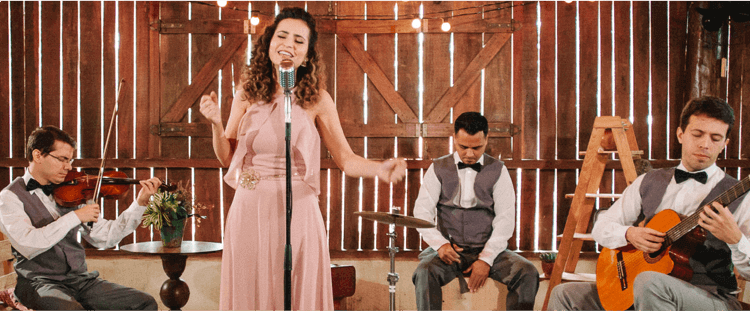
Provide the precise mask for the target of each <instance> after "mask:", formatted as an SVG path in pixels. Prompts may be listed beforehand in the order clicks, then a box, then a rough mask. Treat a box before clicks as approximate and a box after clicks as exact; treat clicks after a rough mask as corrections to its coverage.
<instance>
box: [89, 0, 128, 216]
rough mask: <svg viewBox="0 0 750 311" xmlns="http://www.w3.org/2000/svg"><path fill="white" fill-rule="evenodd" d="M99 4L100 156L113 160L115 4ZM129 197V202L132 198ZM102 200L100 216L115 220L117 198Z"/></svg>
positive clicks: (115, 85)
mask: <svg viewBox="0 0 750 311" xmlns="http://www.w3.org/2000/svg"><path fill="white" fill-rule="evenodd" d="M102 5H103V6H104V8H103V9H104V12H103V13H102V14H103V23H102V24H101V29H102V33H101V34H100V38H101V39H100V40H101V47H102V50H101V53H102V56H101V59H102V61H101V65H102V69H101V70H102V79H101V81H102V82H100V83H103V87H102V89H101V92H102V97H103V99H102V100H103V104H104V109H103V111H102V116H103V117H104V122H103V123H102V128H103V130H104V132H103V133H104V135H103V136H102V137H101V142H102V146H104V149H106V150H107V153H106V154H104V155H103V157H105V158H107V159H112V158H115V157H116V156H117V145H118V142H117V140H118V135H117V129H118V127H119V124H118V123H119V122H117V117H115V121H114V122H115V123H111V122H112V112H113V111H114V109H115V102H116V101H117V87H118V85H119V81H117V80H118V79H117V66H115V63H116V58H117V55H116V52H115V32H116V28H117V19H116V18H115V17H116V16H117V14H116V12H117V3H116V2H112V1H107V2H103V3H102ZM92 82H93V81H92ZM97 82H98V81H97ZM110 124H113V128H112V133H111V134H108V133H109V126H110ZM107 136H110V137H109V142H108V141H107ZM131 188H132V187H131ZM131 191H132V189H131ZM129 199H130V200H131V202H132V198H129ZM126 200H127V199H126ZM101 202H102V203H101V207H102V215H103V217H105V218H106V219H116V218H117V216H118V214H119V213H118V212H119V210H120V208H118V207H119V205H118V202H119V200H117V199H116V198H105V199H103V200H102V201H101ZM128 203H130V202H128ZM127 207H128V205H125V206H123V207H122V208H121V209H126V208H127Z"/></svg>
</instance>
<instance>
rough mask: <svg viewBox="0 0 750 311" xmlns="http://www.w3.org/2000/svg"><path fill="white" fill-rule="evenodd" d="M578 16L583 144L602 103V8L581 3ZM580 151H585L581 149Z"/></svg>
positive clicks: (594, 4) (579, 90) (590, 247)
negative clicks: (600, 35) (600, 25)
mask: <svg viewBox="0 0 750 311" xmlns="http://www.w3.org/2000/svg"><path fill="white" fill-rule="evenodd" d="M578 10H579V13H578V14H579V17H578V28H579V39H578V44H579V45H578V48H579V55H578V57H579V65H578V80H579V81H578V84H579V89H578V97H579V98H578V100H579V104H578V106H579V111H580V114H579V121H578V131H579V133H578V141H579V143H580V144H584V143H585V142H588V141H589V138H590V137H591V132H592V128H593V125H594V120H595V119H596V117H597V116H598V111H599V108H600V103H599V102H598V101H599V98H598V97H599V85H598V80H599V73H598V72H597V71H598V68H597V65H598V63H599V57H600V55H599V8H598V4H597V3H594V2H586V1H583V2H579V3H578ZM581 148H584V147H583V146H581ZM592 246H593V245H591V244H588V243H587V244H586V245H584V247H585V248H584V250H592V251H595V249H592Z"/></svg>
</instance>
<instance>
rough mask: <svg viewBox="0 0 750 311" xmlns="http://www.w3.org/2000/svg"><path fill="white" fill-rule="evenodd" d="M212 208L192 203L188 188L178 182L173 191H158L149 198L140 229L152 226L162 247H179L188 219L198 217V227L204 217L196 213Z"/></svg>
mask: <svg viewBox="0 0 750 311" xmlns="http://www.w3.org/2000/svg"><path fill="white" fill-rule="evenodd" d="M212 207H213V206H208V205H205V204H202V203H193V195H192V192H191V191H190V190H189V187H188V186H183V185H182V182H180V183H178V184H177V186H176V189H175V190H174V191H162V190H161V189H159V190H158V191H157V192H156V193H155V194H154V195H153V196H152V197H151V200H150V201H149V203H148V206H147V207H146V212H144V213H143V218H142V220H143V223H142V227H144V228H145V227H148V226H150V225H153V226H154V228H156V229H157V230H159V234H160V235H161V240H162V243H163V244H164V247H180V246H181V245H182V234H183V232H184V229H185V222H186V220H187V219H188V218H189V217H192V216H198V218H197V222H198V226H200V221H201V219H205V218H206V216H201V215H200V214H198V212H200V211H207V210H209V209H211V208H212ZM190 212H192V213H190Z"/></svg>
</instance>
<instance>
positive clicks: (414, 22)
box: [411, 18, 422, 29]
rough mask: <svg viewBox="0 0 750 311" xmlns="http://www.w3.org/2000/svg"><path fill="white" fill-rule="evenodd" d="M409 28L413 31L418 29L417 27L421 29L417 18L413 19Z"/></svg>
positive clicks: (420, 23)
mask: <svg viewBox="0 0 750 311" xmlns="http://www.w3.org/2000/svg"><path fill="white" fill-rule="evenodd" d="M411 27H412V28H414V29H419V27H422V21H421V20H419V18H415V19H414V20H412V21H411Z"/></svg>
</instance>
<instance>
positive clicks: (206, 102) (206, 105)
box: [201, 91, 222, 126]
mask: <svg viewBox="0 0 750 311" xmlns="http://www.w3.org/2000/svg"><path fill="white" fill-rule="evenodd" d="M218 102H219V99H218V98H217V95H216V92H214V91H211V95H203V96H202V97H201V113H202V114H203V116H204V117H206V119H208V120H209V121H211V123H213V124H215V125H219V126H221V125H222V124H221V110H220V109H219V104H217V103H218Z"/></svg>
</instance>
